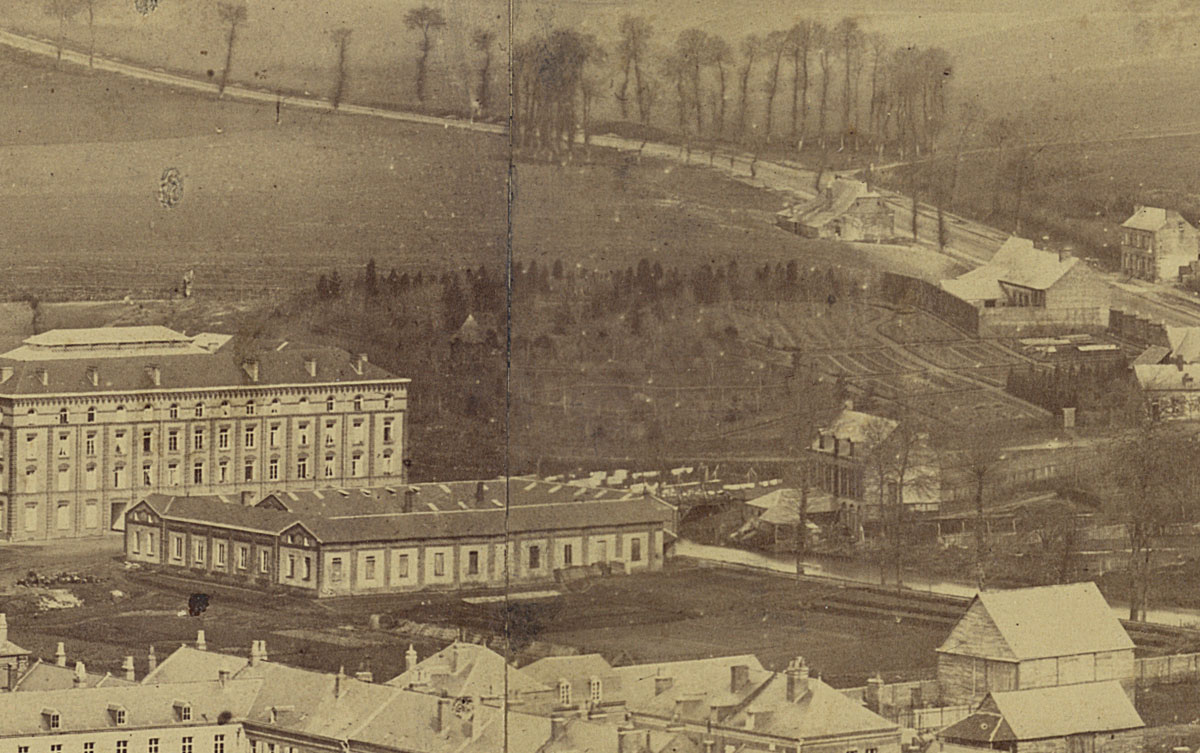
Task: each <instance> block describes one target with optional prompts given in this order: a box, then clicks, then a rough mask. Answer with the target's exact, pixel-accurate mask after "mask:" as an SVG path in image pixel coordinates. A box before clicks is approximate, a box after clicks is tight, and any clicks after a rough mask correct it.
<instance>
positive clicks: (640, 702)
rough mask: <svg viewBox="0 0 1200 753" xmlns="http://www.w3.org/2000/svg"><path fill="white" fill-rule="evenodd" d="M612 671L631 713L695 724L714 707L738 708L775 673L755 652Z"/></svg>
mask: <svg viewBox="0 0 1200 753" xmlns="http://www.w3.org/2000/svg"><path fill="white" fill-rule="evenodd" d="M613 672H614V674H615V675H616V676H617V677H619V678H620V680H621V693H622V695H623V697H624V701H625V705H626V707H627V708H629V709H630V710H631V711H635V712H639V713H645V714H652V715H657V716H662V717H666V718H670V717H672V716H674V715H676V714H679V716H680V718H683V719H696V720H702V719H708V718H709V713H710V709H711V708H712V707H714V706H715V707H721V708H728V707H732V706H736V705H737V704H738V703H740V702H741V701H743V700H744V699H745V698H746V697H748V696H749V695H750V694H751V693H753V692H754V690H755V689H756V688H757V687H758V686H760V685H762V683H763V682H765V681H766V680H767V679H768V678H769V677H770V675H771V673H770V672H768V671H767V670H765V669H763V666H762V664H761V663H760V662H759V661H758V658H757V657H756V656H754V655H753V654H742V655H738V656H719V657H714V658H711V659H691V660H687V661H676V662H659V663H655V664H635V665H631V666H624V667H614V668H613ZM735 680H736V682H735Z"/></svg>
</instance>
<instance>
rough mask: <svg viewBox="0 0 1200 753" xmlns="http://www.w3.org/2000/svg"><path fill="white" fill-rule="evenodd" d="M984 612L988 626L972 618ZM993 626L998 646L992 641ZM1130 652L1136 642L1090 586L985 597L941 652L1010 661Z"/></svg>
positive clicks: (975, 602) (996, 593)
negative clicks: (1066, 627)
mask: <svg viewBox="0 0 1200 753" xmlns="http://www.w3.org/2000/svg"><path fill="white" fill-rule="evenodd" d="M978 610H982V611H983V612H984V613H986V616H987V618H988V621H986V622H985V623H983V626H981V624H980V623H979V622H978V621H976V620H975V619H973V616H972V613H976V614H978ZM989 623H990V625H991V626H994V630H995V632H996V633H998V635H999V639H1000V640H999V642H998V643H997V641H994V640H991V639H990V637H989V635H988V634H989V633H990V631H992V629H993V628H992V627H987V625H988V624H989ZM1063 625H1070V626H1071V629H1070V630H1064V629H1063V628H1062V626H1063ZM1126 650H1128V651H1132V650H1133V641H1132V640H1130V638H1129V634H1128V633H1126V632H1125V628H1124V627H1122V626H1121V621H1120V620H1119V619H1118V618H1117V615H1116V613H1114V612H1113V611H1112V609H1110V608H1109V606H1108V602H1106V601H1105V600H1104V596H1102V595H1101V593H1100V589H1099V588H1097V587H1096V584H1095V583H1090V582H1088V583H1070V584H1066V585H1056V586H1038V587H1035V588H1015V589H1011V590H1006V591H985V592H983V593H980V594H978V595H977V596H976V597H975V599H974V600H973V601H972V602H971V606H970V607H969V608H968V610H967V614H966V615H965V616H964V617H963V618H962V619H961V620H959V622H958V624H957V625H955V627H954V629H953V630H951V631H950V636H949V637H948V638H947V639H946V641H945V642H944V643H943V644H942V645H941V647H940V648H939V649H938V651H939V652H944V653H950V654H964V655H971V656H974V655H983V653H986V655H987V658H990V659H1000V660H1009V661H1026V660H1030V659H1043V658H1048V657H1056V656H1077V655H1081V654H1090V653H1098V652H1107V651H1126Z"/></svg>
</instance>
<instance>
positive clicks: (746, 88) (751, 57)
mask: <svg viewBox="0 0 1200 753" xmlns="http://www.w3.org/2000/svg"><path fill="white" fill-rule="evenodd" d="M762 47H763V41H762V37H760V36H758V35H757V34H747V35H746V36H745V38H743V39H742V68H741V71H739V73H738V82H739V84H738V124H737V137H738V140H739V141H740V140H744V139H745V137H746V116H747V111H748V110H749V108H750V77H751V75H752V73H753V69H754V61H755V60H756V59H757V58H758V55H759V53H760V52H761V51H762Z"/></svg>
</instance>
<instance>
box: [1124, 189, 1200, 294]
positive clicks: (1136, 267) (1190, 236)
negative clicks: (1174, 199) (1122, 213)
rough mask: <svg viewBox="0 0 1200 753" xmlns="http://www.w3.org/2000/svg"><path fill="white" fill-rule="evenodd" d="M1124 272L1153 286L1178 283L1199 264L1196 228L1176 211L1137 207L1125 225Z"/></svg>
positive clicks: (1199, 247)
mask: <svg viewBox="0 0 1200 753" xmlns="http://www.w3.org/2000/svg"><path fill="white" fill-rule="evenodd" d="M1120 232H1121V271H1122V272H1124V273H1125V274H1127V275H1129V276H1130V277H1136V278H1138V279H1142V280H1148V281H1150V282H1176V281H1178V280H1179V275H1180V269H1181V268H1187V267H1189V265H1191V264H1193V263H1194V262H1196V261H1197V257H1198V253H1200V244H1198V241H1197V238H1198V234H1197V231H1196V228H1195V227H1193V226H1192V224H1191V223H1190V222H1188V221H1187V220H1185V219H1184V218H1183V216H1182V215H1180V214H1179V212H1177V211H1175V210H1174V209H1163V208H1162V207H1146V206H1140V205H1139V206H1137V207H1136V208H1135V209H1134V212H1133V215H1132V216H1131V217H1130V218H1129V219H1127V220H1125V222H1123V223H1121V229H1120Z"/></svg>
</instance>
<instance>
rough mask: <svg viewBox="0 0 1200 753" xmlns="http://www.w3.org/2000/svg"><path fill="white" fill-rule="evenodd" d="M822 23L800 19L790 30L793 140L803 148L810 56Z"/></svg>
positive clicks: (794, 143) (789, 50) (798, 146)
mask: <svg viewBox="0 0 1200 753" xmlns="http://www.w3.org/2000/svg"><path fill="white" fill-rule="evenodd" d="M819 27H820V24H817V23H814V22H812V21H800V22H799V23H797V24H796V25H795V26H793V27H792V28H791V29H789V30H788V52H789V53H790V54H791V56H792V130H791V142H792V144H793V145H795V146H796V147H797V149H801V148H803V147H802V145H803V143H804V137H805V131H806V129H805V123H806V122H807V120H808V56H809V52H810V50H811V48H812V43H813V39H814V38H815V36H816V35H817V34H818V33H820V32H819V31H818V29H819Z"/></svg>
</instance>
